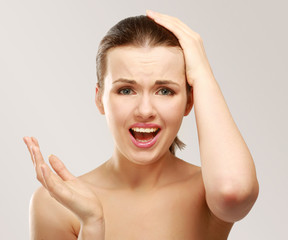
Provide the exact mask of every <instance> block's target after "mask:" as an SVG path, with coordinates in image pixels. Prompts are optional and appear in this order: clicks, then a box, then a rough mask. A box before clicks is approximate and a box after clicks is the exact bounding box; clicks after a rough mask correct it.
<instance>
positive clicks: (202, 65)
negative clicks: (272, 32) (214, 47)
mask: <svg viewBox="0 0 288 240" xmlns="http://www.w3.org/2000/svg"><path fill="white" fill-rule="evenodd" d="M147 16H148V17H150V18H151V19H153V20H154V21H155V22H156V23H158V24H160V25H161V26H163V27H165V28H167V29H168V30H169V31H171V32H172V33H173V34H174V35H175V36H176V37H177V38H178V40H179V42H180V45H181V47H182V49H183V53H184V58H185V64H186V76H187V81H188V83H189V85H190V86H193V85H194V83H195V81H197V80H198V79H200V78H203V76H208V77H211V76H213V72H212V69H211V67H210V64H209V61H208V59H207V56H206V53H205V49H204V46H203V41H202V38H201V37H200V35H199V34H198V33H196V32H194V31H193V30H192V29H190V28H189V27H188V26H187V25H185V24H184V23H183V22H181V21H180V20H179V19H177V18H175V17H171V16H168V15H165V14H161V13H157V12H154V11H151V10H147Z"/></svg>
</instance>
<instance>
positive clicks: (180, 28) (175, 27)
mask: <svg viewBox="0 0 288 240" xmlns="http://www.w3.org/2000/svg"><path fill="white" fill-rule="evenodd" d="M147 16H148V17H150V18H152V19H153V20H154V21H155V22H156V23H158V24H160V25H161V26H163V27H165V28H167V29H168V30H169V31H171V32H173V33H174V34H175V35H176V37H177V38H178V39H179V40H180V38H181V37H182V35H183V34H186V35H189V36H191V37H193V36H194V37H195V38H198V37H199V34H198V33H196V32H194V31H193V30H192V29H191V28H190V27H188V26H187V25H186V24H185V23H183V22H182V21H181V20H179V19H178V18H176V17H172V16H169V15H165V14H162V13H157V12H154V11H151V10H147Z"/></svg>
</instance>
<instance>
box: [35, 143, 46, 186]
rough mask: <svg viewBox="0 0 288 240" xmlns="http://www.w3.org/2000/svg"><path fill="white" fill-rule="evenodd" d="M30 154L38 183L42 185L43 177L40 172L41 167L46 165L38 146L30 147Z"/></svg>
mask: <svg viewBox="0 0 288 240" xmlns="http://www.w3.org/2000/svg"><path fill="white" fill-rule="evenodd" d="M32 153H33V157H34V161H35V170H36V176H37V179H38V181H40V182H41V183H42V184H43V177H42V172H41V168H40V167H41V165H43V164H46V163H45V162H44V159H43V156H42V154H41V152H40V149H39V147H38V146H35V145H34V146H32Z"/></svg>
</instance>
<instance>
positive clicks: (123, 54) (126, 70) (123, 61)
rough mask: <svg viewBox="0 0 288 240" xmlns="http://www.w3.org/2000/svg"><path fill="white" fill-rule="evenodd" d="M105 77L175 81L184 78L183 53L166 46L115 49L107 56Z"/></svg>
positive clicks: (178, 49) (175, 48) (176, 48)
mask: <svg viewBox="0 0 288 240" xmlns="http://www.w3.org/2000/svg"><path fill="white" fill-rule="evenodd" d="M107 75H109V77H110V78H111V79H112V80H115V79H118V78H127V79H133V80H141V79H146V78H149V79H153V78H155V79H156V78H157V80H159V79H167V80H172V79H173V80H177V79H180V78H183V77H185V64H184V57H183V52H182V50H181V49H180V48H178V47H166V46H158V47H133V46H125V47H116V48H113V49H110V50H109V51H108V54H107ZM155 79H154V80H155Z"/></svg>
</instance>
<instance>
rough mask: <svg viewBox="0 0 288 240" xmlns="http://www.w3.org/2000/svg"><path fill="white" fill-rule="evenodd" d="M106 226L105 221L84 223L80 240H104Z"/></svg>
mask: <svg viewBox="0 0 288 240" xmlns="http://www.w3.org/2000/svg"><path fill="white" fill-rule="evenodd" d="M104 239H105V224H104V220H97V221H89V223H88V222H85V223H82V224H81V228H80V232H79V236H78V240H104Z"/></svg>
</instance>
